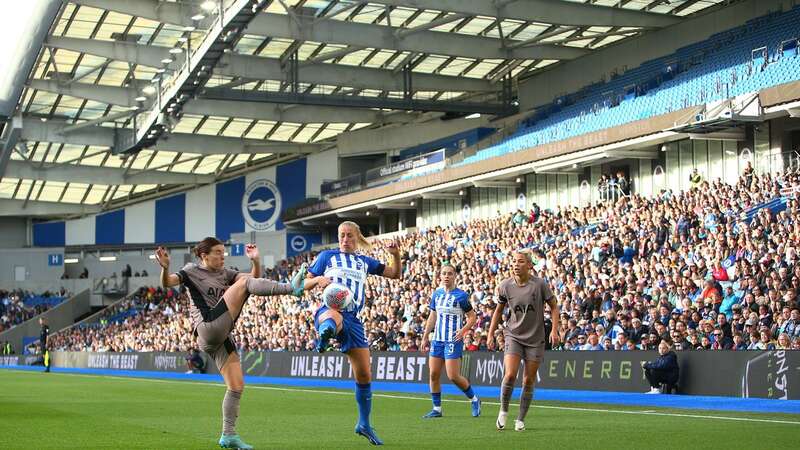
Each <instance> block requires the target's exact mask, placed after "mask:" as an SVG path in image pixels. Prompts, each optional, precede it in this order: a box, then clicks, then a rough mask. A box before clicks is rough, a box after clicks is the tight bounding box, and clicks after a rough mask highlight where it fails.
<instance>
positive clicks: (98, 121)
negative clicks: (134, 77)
mask: <svg viewBox="0 0 800 450" xmlns="http://www.w3.org/2000/svg"><path fill="white" fill-rule="evenodd" d="M138 112H139V110H138V109H131V110H128V111H120V112H117V113H113V114H109V115H107V116H101V117H98V118H96V119H92V120H87V121H85V122H80V123H77V124H75V125H70V126H67V127H64V129H63V130H61V132H62V133H72V132H74V131H78V130H80V129H83V128H86V127H93V126H95V125H100V124H102V123H106V122H111V121H113V120H117V119H121V118H123V117H128V116H131V115H133V114H136V113H138Z"/></svg>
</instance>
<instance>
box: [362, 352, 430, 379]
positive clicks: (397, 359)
mask: <svg viewBox="0 0 800 450" xmlns="http://www.w3.org/2000/svg"><path fill="white" fill-rule="evenodd" d="M372 368H373V371H372V372H373V373H374V374H375V379H376V380H386V381H422V380H427V377H428V358H427V356H405V355H404V354H402V353H399V354H394V355H391V356H377V357H375V356H373V357H372ZM423 375H425V378H423Z"/></svg>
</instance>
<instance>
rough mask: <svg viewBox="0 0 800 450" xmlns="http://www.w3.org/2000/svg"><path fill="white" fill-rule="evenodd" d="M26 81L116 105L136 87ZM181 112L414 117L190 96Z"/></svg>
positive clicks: (284, 117)
mask: <svg viewBox="0 0 800 450" xmlns="http://www.w3.org/2000/svg"><path fill="white" fill-rule="evenodd" d="M30 85H31V87H34V88H36V89H40V90H44V91H47V92H53V93H55V94H62V95H71V96H73V97H77V98H85V99H89V100H94V101H99V102H103V103H108V104H111V105H117V106H130V103H131V102H132V101H133V100H130V101H129V99H135V96H136V95H138V91H137V90H136V89H134V88H124V87H113V86H99V85H94V84H85V83H75V84H72V85H71V86H64V85H62V84H59V83H56V82H54V81H50V80H33V81H32V82H31V84H30ZM183 112H184V113H187V114H196V115H200V116H223V117H239V118H243V119H253V120H272V121H276V122H293V123H352V122H358V123H395V122H401V123H405V122H409V121H411V120H413V118H414V117H413V116H409V115H406V114H384V113H383V112H381V111H376V110H374V109H362V108H338V107H320V106H315V107H304V106H296V107H293V108H286V107H285V106H279V105H278V104H270V103H256V102H247V103H242V102H235V101H225V100H208V99H203V98H199V99H196V100H190V101H189V102H188V103H187V104H186V106H184V108H183ZM131 113H132V111H123V112H120V113H116V114H119V115H120V116H119V117H124V116H126V115H130V114H131ZM116 114H110V115H108V116H105V117H103V118H100V119H95V120H94V121H89V122H83V123H80V124H78V125H74V126H73V129H80V128H85V126H87V124H89V123H90V122H92V123H91V124H92V125H95V124H97V123H100V122H105V121H109V120H113V119H116V118H119V117H114V116H116ZM101 119H102V120H101ZM96 121H97V122H96ZM74 127H78V128H74ZM69 131H70V130H69V129H65V130H64V132H69Z"/></svg>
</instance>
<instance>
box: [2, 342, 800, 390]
mask: <svg viewBox="0 0 800 450" xmlns="http://www.w3.org/2000/svg"><path fill="white" fill-rule="evenodd" d="M184 357H185V354H183V353H92V352H54V353H53V366H54V367H69V368H88V369H104V370H112V371H113V370H143V371H160V372H184V371H186V360H185V358H184ZM656 357H657V354H656V353H655V352H639V351H635V352H622V351H619V352H547V353H546V354H545V358H544V361H543V362H542V364H541V366H540V367H539V372H538V374H537V385H538V386H539V387H542V388H550V389H581V390H592V391H615V392H644V391H646V390H647V389H648V388H649V386H648V384H647V382H646V380H645V378H644V371H643V370H642V364H643V363H644V362H645V361H650V360H652V359H655V358H656ZM241 359H242V368H243V369H244V371H245V373H246V374H247V375H250V376H266V377H281V378H311V379H320V380H352V379H353V372H352V368H351V367H350V363H349V362H348V360H347V357H346V356H345V355H343V354H341V353H336V352H331V353H325V354H319V353H309V352H297V353H289V352H244V353H242V354H241ZM37 361H41V358H40V357H38V356H36V355H33V356H30V355H29V356H3V357H0V366H20V365H31V364H35V363H37ZM207 361H209V360H208V359H207ZM678 361H679V364H680V368H681V376H680V383H679V391H680V392H681V393H682V394H692V395H717V396H729V397H756V398H771V399H783V400H786V399H792V400H800V351H771V352H755V351H745V352H728V351H714V352H679V353H678ZM209 362H210V361H209ZM371 363H372V375H373V379H374V380H375V381H381V382H396V383H427V380H428V373H429V372H428V359H427V355H425V354H424V353H410V352H376V353H373V354H372V361H371ZM462 363H463V364H462V371H461V372H462V375H464V376H465V377H467V378H468V379H469V380H470V382H472V383H473V384H475V385H477V386H499V385H500V382H501V380H502V378H503V355H502V353H489V352H467V353H465V354H464V359H463V362H462ZM213 366H214V365H213V363H211V364H209V373H217V370H216V367H213ZM520 377H521V374H519V376H518V379H520ZM442 382H447V377H445V376H443V377H442Z"/></svg>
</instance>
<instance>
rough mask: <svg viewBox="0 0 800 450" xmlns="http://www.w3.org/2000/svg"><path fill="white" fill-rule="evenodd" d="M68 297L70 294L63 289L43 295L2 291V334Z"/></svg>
mask: <svg viewBox="0 0 800 450" xmlns="http://www.w3.org/2000/svg"><path fill="white" fill-rule="evenodd" d="M67 297H69V293H68V292H67V291H66V290H65V289H63V288H62V289H61V291H59V292H49V291H45V292H43V293H42V294H34V293H32V292H28V291H23V290H14V291H10V292H9V291H4V290H0V332H2V331H6V330H8V329H10V328H11V327H13V326H15V325H19V324H21V323H22V322H25V321H26V320H30V319H32V318H34V317H35V316H38V315H39V314H41V313H43V312H45V311H47V310H48V309H50V308H52V307H53V306H56V305H58V304H59V303H61V302H62V301H63V300H64V299H65V298H67Z"/></svg>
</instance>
